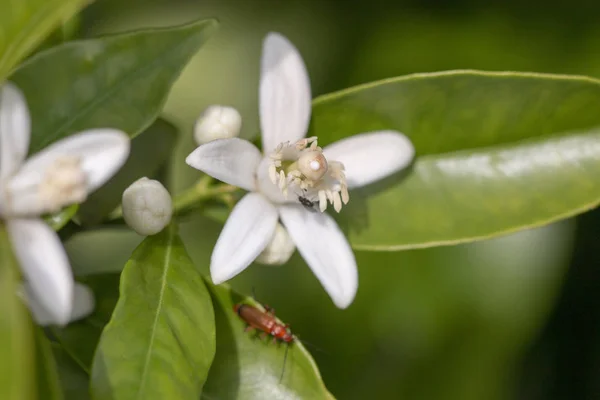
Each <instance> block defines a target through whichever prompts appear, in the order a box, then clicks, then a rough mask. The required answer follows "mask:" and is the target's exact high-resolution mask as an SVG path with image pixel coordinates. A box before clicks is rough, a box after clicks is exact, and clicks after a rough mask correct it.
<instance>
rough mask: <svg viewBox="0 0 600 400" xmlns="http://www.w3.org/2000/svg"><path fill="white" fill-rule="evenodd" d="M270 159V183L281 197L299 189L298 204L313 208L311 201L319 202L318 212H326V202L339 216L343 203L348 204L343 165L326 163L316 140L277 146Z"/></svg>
mask: <svg viewBox="0 0 600 400" xmlns="http://www.w3.org/2000/svg"><path fill="white" fill-rule="evenodd" d="M269 157H270V164H269V179H270V180H271V182H272V183H273V184H274V185H277V186H278V187H279V190H280V191H281V192H282V193H283V195H284V196H286V197H287V195H288V192H289V189H290V188H292V190H298V189H299V190H300V191H301V192H302V193H297V194H298V196H299V200H300V202H301V203H302V204H304V205H307V204H312V203H313V200H312V199H313V198H318V202H319V209H320V210H321V212H323V211H325V209H327V202H329V203H331V204H333V208H334V209H335V211H337V212H340V210H341V209H342V203H343V204H347V203H348V201H349V200H350V196H349V195H348V185H347V183H346V175H345V174H344V164H342V163H341V162H338V161H329V162H328V161H327V159H326V158H325V155H324V154H323V149H322V148H320V147H319V146H318V144H317V138H316V137H310V138H306V139H300V140H298V141H297V142H296V143H290V142H285V143H280V144H279V145H278V146H277V148H276V149H275V151H274V152H273V153H272V154H271V155H270V156H269ZM302 200H304V201H302Z"/></svg>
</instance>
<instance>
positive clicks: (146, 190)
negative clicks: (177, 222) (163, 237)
mask: <svg viewBox="0 0 600 400" xmlns="http://www.w3.org/2000/svg"><path fill="white" fill-rule="evenodd" d="M122 207H123V218H124V219H125V222H126V223H127V225H129V227H130V228H131V229H133V230H134V231H136V232H137V233H138V234H140V235H144V236H148V235H154V234H156V233H158V232H160V231H162V230H163V229H164V227H165V226H167V225H168V224H169V222H171V216H172V214H173V211H172V208H173V205H172V202H171V195H170V194H169V192H168V191H167V189H165V187H164V186H163V185H162V183H160V182H159V181H156V180H153V179H148V178H146V177H144V178H140V179H138V180H137V181H135V182H133V183H132V184H131V185H130V186H129V187H128V188H127V189H125V191H124V192H123V198H122Z"/></svg>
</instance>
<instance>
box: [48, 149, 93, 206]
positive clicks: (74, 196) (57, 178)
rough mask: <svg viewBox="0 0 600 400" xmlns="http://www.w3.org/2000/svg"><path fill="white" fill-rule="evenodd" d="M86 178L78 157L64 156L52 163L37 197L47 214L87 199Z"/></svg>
mask: <svg viewBox="0 0 600 400" xmlns="http://www.w3.org/2000/svg"><path fill="white" fill-rule="evenodd" d="M86 183H87V177H86V174H85V172H84V170H83V169H82V168H81V159H80V158H79V157H71V156H64V157H61V158H58V159H57V160H56V161H54V163H52V164H51V165H50V166H49V167H48V169H47V170H46V173H45V175H44V179H43V180H42V182H41V183H40V186H39V196H40V200H41V202H42V204H44V208H45V209H47V210H48V211H49V212H56V211H59V210H60V209H61V208H62V207H64V206H66V205H69V204H73V203H81V202H83V201H84V200H85V199H86V197H87V185H86Z"/></svg>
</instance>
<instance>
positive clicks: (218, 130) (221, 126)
mask: <svg viewBox="0 0 600 400" xmlns="http://www.w3.org/2000/svg"><path fill="white" fill-rule="evenodd" d="M241 128H242V116H241V115H240V113H239V112H238V110H236V109H235V108H233V107H227V106H219V105H214V106H210V107H208V108H207V109H206V110H204V112H203V113H202V114H201V115H200V117H198V120H197V121H196V125H195V126H194V139H195V140H196V143H198V144H199V145H201V144H204V143H208V142H210V141H213V140H215V139H226V138H232V137H237V136H238V135H239V134H240V129H241Z"/></svg>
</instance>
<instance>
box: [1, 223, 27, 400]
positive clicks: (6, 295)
mask: <svg viewBox="0 0 600 400" xmlns="http://www.w3.org/2000/svg"><path fill="white" fill-rule="evenodd" d="M16 273H17V265H16V262H15V259H14V257H13V254H12V248H11V245H10V242H9V240H8V236H7V232H6V230H5V229H4V226H3V225H2V224H0V355H1V356H0V399H3V400H28V399H33V398H34V396H35V385H32V384H31V382H32V381H33V380H34V379H35V376H34V373H33V371H34V354H33V349H34V347H33V346H34V343H33V336H32V331H31V321H30V319H29V315H28V313H27V311H26V310H25V307H24V306H23V304H22V302H21V301H20V300H19V298H18V297H17V292H16V291H17V277H16Z"/></svg>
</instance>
